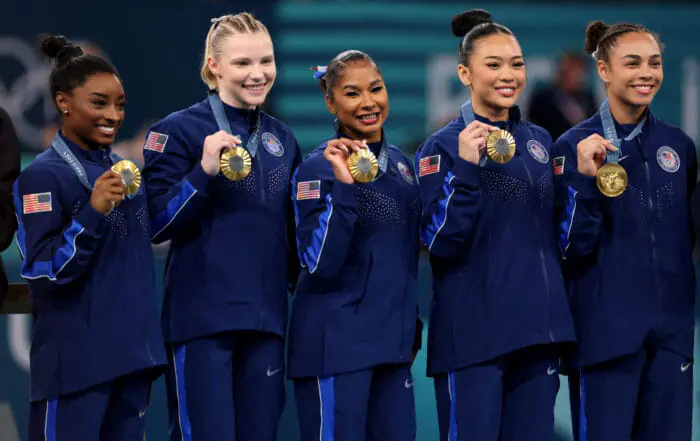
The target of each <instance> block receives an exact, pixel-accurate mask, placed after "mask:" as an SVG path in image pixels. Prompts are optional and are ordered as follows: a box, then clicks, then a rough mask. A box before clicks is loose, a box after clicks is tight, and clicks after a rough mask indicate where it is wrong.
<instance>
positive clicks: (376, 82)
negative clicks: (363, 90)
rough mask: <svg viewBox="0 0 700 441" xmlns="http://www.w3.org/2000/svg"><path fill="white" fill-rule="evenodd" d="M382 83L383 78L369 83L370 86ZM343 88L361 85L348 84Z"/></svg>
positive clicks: (355, 87) (353, 87) (356, 87)
mask: <svg viewBox="0 0 700 441" xmlns="http://www.w3.org/2000/svg"><path fill="white" fill-rule="evenodd" d="M381 83H382V80H381V79H376V80H374V81H372V82H371V83H369V87H372V86H376V85H377V84H381ZM343 89H359V87H358V86H356V85H354V84H346V85H345V86H343Z"/></svg>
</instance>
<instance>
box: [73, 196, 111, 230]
mask: <svg viewBox="0 0 700 441" xmlns="http://www.w3.org/2000/svg"><path fill="white" fill-rule="evenodd" d="M105 219H106V216H105V215H104V214H102V213H100V212H98V211H96V210H95V209H94V208H92V205H90V202H88V203H87V205H85V206H84V207H83V208H82V209H80V211H79V212H78V214H76V215H75V220H76V222H78V223H79V224H80V225H82V227H83V228H85V229H86V230H87V231H88V232H89V233H91V234H93V235H97V234H99V233H100V230H101V227H102V225H103V224H104V222H105Z"/></svg>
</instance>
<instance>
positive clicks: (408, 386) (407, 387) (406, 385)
mask: <svg viewBox="0 0 700 441" xmlns="http://www.w3.org/2000/svg"><path fill="white" fill-rule="evenodd" d="M403 386H404V387H405V388H406V389H410V388H412V387H413V383H412V382H410V381H408V380H406V382H405V383H404V384H403Z"/></svg>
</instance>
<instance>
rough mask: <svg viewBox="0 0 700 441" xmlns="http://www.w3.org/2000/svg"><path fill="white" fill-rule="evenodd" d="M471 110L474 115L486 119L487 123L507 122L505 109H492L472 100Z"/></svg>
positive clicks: (506, 109) (506, 110)
mask: <svg viewBox="0 0 700 441" xmlns="http://www.w3.org/2000/svg"><path fill="white" fill-rule="evenodd" d="M472 109H473V110H474V113H476V114H477V115H481V116H483V117H484V118H487V119H488V120H489V121H494V122H496V121H508V108H507V107H492V106H488V105H486V104H484V103H482V102H481V101H478V100H474V99H472Z"/></svg>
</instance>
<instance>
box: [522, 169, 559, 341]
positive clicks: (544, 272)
mask: <svg viewBox="0 0 700 441" xmlns="http://www.w3.org/2000/svg"><path fill="white" fill-rule="evenodd" d="M518 160H519V161H520V164H521V165H522V166H523V169H524V170H525V174H526V175H527V180H528V181H529V182H530V188H531V189H534V188H535V183H534V181H533V180H532V175H531V174H530V169H528V168H527V165H526V164H525V161H523V160H522V159H521V158H520V156H518ZM534 214H535V229H536V230H537V232H538V233H539V232H540V220H539V218H538V217H537V214H536V213H534ZM539 251H540V252H539V254H540V263H541V264H542V275H543V276H544V285H545V290H546V291H547V304H548V308H549V310H548V315H549V320H548V324H547V333H548V334H549V341H550V342H554V333H553V332H552V294H551V292H550V288H549V274H548V273H547V264H546V263H545V259H544V250H543V249H542V245H541V244H540V250H539Z"/></svg>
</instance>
